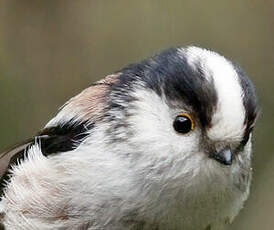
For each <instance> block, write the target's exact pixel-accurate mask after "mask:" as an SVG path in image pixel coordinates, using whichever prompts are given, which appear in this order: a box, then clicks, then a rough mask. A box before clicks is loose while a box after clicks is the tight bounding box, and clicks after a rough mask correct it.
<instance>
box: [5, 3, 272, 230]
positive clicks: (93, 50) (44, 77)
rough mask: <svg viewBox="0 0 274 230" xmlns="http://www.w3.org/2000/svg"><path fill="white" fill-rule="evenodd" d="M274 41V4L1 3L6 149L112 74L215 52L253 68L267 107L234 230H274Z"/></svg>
mask: <svg viewBox="0 0 274 230" xmlns="http://www.w3.org/2000/svg"><path fill="white" fill-rule="evenodd" d="M273 41H274V1H273V0H272V1H271V0H269V1H266V0H261V1H254V0H242V1H224V0H212V1H198V0H173V1H164V0H159V1H155V0H138V1H122V0H116V1H107V0H90V1H84V0H77V1H74V0H67V1H63V0H59V1H42V0H31V1H27V0H25V1H22V0H8V1H1V2H0V108H1V112H0V130H1V131H0V140H1V141H0V149H4V148H6V147H8V146H9V145H11V144H13V143H15V142H18V141H20V140H22V139H25V138H27V137H29V136H32V135H33V134H35V133H36V131H38V130H39V129H40V128H42V127H43V126H44V125H45V123H46V122H47V121H48V120H49V119H50V118H52V117H53V116H54V114H55V113H56V111H57V109H58V107H59V106H60V105H62V104H63V103H64V102H65V101H66V100H67V99H68V98H70V97H71V96H73V95H75V94H77V93H78V92H80V91H81V89H83V88H86V87H87V86H89V85H90V84H91V83H92V82H94V81H95V80H98V79H100V78H102V77H103V76H105V75H106V74H109V73H112V72H113V71H116V70H119V69H120V68H121V67H123V66H125V65H127V64H129V63H131V62H136V61H138V60H141V59H143V58H145V57H148V56H150V55H152V54H155V53H156V52H158V51H160V50H162V49H165V48H168V47H172V46H186V45H190V44H194V45H198V46H202V47H206V48H210V49H213V50H216V51H218V52H219V53H222V54H224V55H225V56H227V57H229V58H232V59H233V60H234V61H236V62H238V63H239V64H240V65H241V66H242V67H243V68H244V69H245V70H246V72H247V73H248V74H249V75H250V77H251V79H252V81H253V82H254V84H255V85H256V88H257V93H258V96H259V101H260V108H261V116H260V118H259V120H258V124H257V128H256V130H255V135H254V157H253V159H254V163H253V166H254V180H253V186H252V190H251V196H250V199H249V200H248V202H247V203H246V205H245V207H244V209H243V210H242V212H241V214H240V215H239V216H238V217H237V219H236V221H235V223H234V224H233V225H232V227H231V229H234V230H245V229H248V230H257V229H265V230H272V229H274V150H273V148H274V141H273V137H274V135H273V134H274V102H273V98H274V97H273V95H272V94H273V92H274V78H273V73H274V42H273ZM232 109H233V108H232ZM272 122H273V123H272Z"/></svg>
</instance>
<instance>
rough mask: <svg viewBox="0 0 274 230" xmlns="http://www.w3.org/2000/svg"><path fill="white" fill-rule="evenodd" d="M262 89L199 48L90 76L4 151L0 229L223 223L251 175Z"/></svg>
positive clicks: (206, 229)
mask: <svg viewBox="0 0 274 230" xmlns="http://www.w3.org/2000/svg"><path fill="white" fill-rule="evenodd" d="M257 104H258V103H257V96H256V92H255V87H254V85H253V83H252V82H251V80H250V78H249V77H248V76H247V74H246V73H245V72H244V70H243V69H242V68H241V67H240V66H239V65H238V64H236V63H235V62H233V61H231V60H230V59H228V58H226V57H224V56H222V55H221V54H218V53H217V52H215V51H212V50H209V49H206V48H200V47H198V46H186V47H174V48H169V49H166V50H163V51H161V52H159V53H157V54H155V55H154V56H152V57H149V58H146V59H144V60H143V61H140V62H137V63H133V64H130V65H128V66H126V67H124V68H122V69H120V70H119V71H116V72H114V73H113V74H109V75H108V76H106V77H105V78H103V79H102V80H99V81H97V82H95V83H93V84H92V85H91V86H89V87H88V88H86V89H85V90H83V91H82V92H81V93H79V94H78V95H76V96H74V97H72V98H71V99H70V100H68V102H66V103H65V104H64V105H63V106H62V107H61V108H60V110H59V111H58V112H57V114H56V116H55V117H54V118H53V119H51V120H50V121H49V122H48V123H47V124H46V126H45V127H44V128H43V129H42V130H41V131H40V132H39V133H37V135H35V136H34V137H33V138H30V139H28V140H27V141H25V142H23V143H22V144H19V145H17V146H15V147H13V148H11V149H9V150H7V151H4V152H3V153H2V154H1V156H0V166H1V171H0V173H1V181H0V182H1V188H0V191H1V201H0V222H1V227H2V229H6V230H19V229H20V230H22V229H26V230H27V229H28V230H31V229H40V230H51V229H82V230H86V229H87V230H109V229H111V230H221V229H226V228H227V227H229V225H230V224H231V222H232V221H233V220H234V218H235V217H236V216H237V214H238V213H239V211H240V210H241V209H242V208H243V206H244V203H245V201H246V200H247V198H248V196H249V192H250V183H251V178H252V164H251V158H252V133H253V129H254V126H255V123H256V119H257V114H258V105H257Z"/></svg>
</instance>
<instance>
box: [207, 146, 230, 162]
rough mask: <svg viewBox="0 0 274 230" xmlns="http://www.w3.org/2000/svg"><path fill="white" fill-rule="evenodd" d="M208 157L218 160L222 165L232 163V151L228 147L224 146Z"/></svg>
mask: <svg viewBox="0 0 274 230" xmlns="http://www.w3.org/2000/svg"><path fill="white" fill-rule="evenodd" d="M210 158H213V159H215V160H216V161H218V162H220V163H221V164H224V165H231V164H232V151H231V148H230V147H225V148H224V149H222V150H221V151H219V152H214V153H212V154H210Z"/></svg>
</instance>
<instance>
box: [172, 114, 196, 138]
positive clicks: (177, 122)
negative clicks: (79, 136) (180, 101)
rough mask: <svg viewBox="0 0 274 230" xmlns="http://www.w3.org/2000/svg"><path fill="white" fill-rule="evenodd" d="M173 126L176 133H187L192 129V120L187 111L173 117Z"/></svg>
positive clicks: (193, 126)
mask: <svg viewBox="0 0 274 230" xmlns="http://www.w3.org/2000/svg"><path fill="white" fill-rule="evenodd" d="M173 128H174V130H175V131H176V132H178V133H181V134H187V133H189V132H190V131H192V130H194V128H195V124H194V120H193V119H192V117H191V116H190V115H189V114H188V113H180V114H178V115H177V116H176V118H175V119H174V122H173Z"/></svg>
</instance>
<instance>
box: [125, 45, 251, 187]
mask: <svg viewBox="0 0 274 230" xmlns="http://www.w3.org/2000/svg"><path fill="white" fill-rule="evenodd" d="M186 53H187V57H188V59H187V60H188V62H189V63H188V64H189V65H192V63H195V61H197V60H199V61H200V62H201V63H202V65H203V70H204V72H205V74H206V73H208V74H206V78H207V79H208V80H209V81H212V80H213V81H212V82H213V84H214V87H215V90H216V94H217V105H216V109H215V111H214V113H213V114H212V122H211V123H212V124H211V126H210V127H208V128H207V129H206V130H204V129H203V128H202V127H200V124H199V121H198V120H197V114H194V113H195V112H194V111H191V110H190V109H189V106H187V105H185V106H182V107H179V106H172V107H171V106H170V104H171V103H170V102H167V99H166V98H164V96H162V97H160V96H159V95H157V94H156V93H155V92H154V91H152V90H149V89H144V88H142V87H140V88H139V89H136V90H135V92H134V97H136V98H137V100H136V101H135V102H134V106H132V108H131V109H129V111H128V113H129V114H130V116H129V118H128V123H129V124H130V126H131V127H132V130H134V135H133V136H132V138H129V141H130V143H131V146H134V148H135V150H136V151H137V150H140V152H142V154H143V156H142V159H143V162H144V161H145V162H147V166H149V165H150V166H151V165H154V164H155V165H157V164H158V163H159V162H161V163H160V164H161V165H160V166H159V165H158V166H157V168H158V169H159V168H161V167H163V168H169V169H168V170H169V172H168V173H169V174H170V175H171V174H172V175H174V176H175V175H176V174H177V176H178V175H182V176H183V175H184V174H189V173H194V174H195V173H197V172H198V171H199V173H197V175H200V173H202V171H204V170H205V171H207V170H213V171H214V173H216V174H220V173H221V174H222V173H230V172H232V171H233V170H234V171H235V169H236V168H239V167H245V168H249V167H250V154H251V143H250V141H249V142H248V144H247V145H246V147H245V148H244V149H243V150H242V153H240V154H239V153H237V154H236V153H233V154H234V158H235V159H234V162H233V163H232V165H231V166H224V165H222V164H221V163H220V162H217V161H216V160H215V159H212V158H210V157H209V154H210V149H216V150H217V151H219V150H221V149H222V148H225V147H226V146H229V147H230V148H231V149H232V152H233V151H235V150H236V148H237V147H238V146H239V145H240V142H241V140H242V138H243V136H244V134H245V128H246V127H245V126H246V125H245V108H244V104H243V99H242V95H243V92H242V88H241V85H240V82H239V80H238V76H237V73H236V71H235V70H234V69H233V67H232V65H231V64H230V63H229V62H228V61H227V60H226V59H225V58H223V57H222V56H220V55H218V54H216V53H213V52H211V51H207V50H202V49H200V48H195V47H191V48H188V49H187V51H186ZM181 104H182V103H181ZM180 113H187V114H189V115H190V116H191V117H192V118H193V120H194V126H195V127H194V129H193V130H192V131H190V132H188V133H186V134H181V133H178V132H177V131H176V130H175V129H174V127H173V122H174V120H175V118H176V116H177V115H179V114H180ZM136 165H137V163H136ZM239 165H240V166H239ZM143 167H145V166H144V165H143ZM155 167H156V166H155ZM170 168H171V169H174V170H173V171H172V170H170ZM185 182H186V181H184V183H185Z"/></svg>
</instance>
